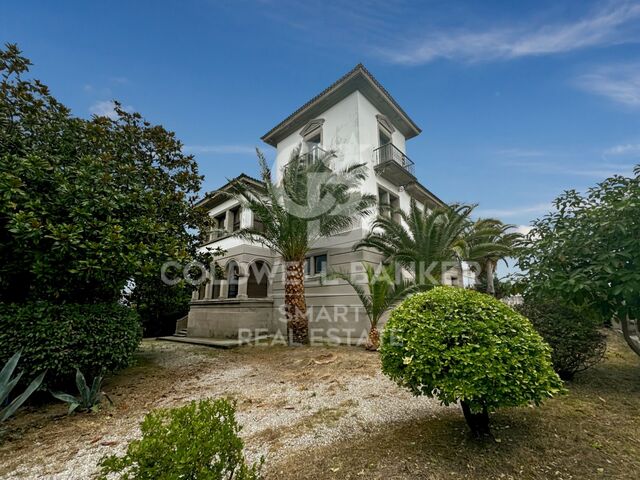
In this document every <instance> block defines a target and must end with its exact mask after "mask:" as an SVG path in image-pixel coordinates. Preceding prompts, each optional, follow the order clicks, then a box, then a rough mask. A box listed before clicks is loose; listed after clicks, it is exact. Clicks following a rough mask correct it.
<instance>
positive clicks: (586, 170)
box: [502, 160, 634, 179]
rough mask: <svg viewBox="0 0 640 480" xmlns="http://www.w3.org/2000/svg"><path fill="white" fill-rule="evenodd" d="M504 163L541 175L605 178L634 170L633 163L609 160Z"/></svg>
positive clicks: (517, 161)
mask: <svg viewBox="0 0 640 480" xmlns="http://www.w3.org/2000/svg"><path fill="white" fill-rule="evenodd" d="M502 165H504V166H508V167H516V168H521V169H524V170H527V171H528V172H531V173H536V174H541V175H572V176H577V177H591V178H596V179H605V178H607V177H611V176H613V175H628V174H630V173H631V172H632V171H633V167H634V165H633V164H628V165H627V164H617V163H609V162H600V163H582V164H580V165H571V164H568V163H565V164H561V163H559V162H558V161H555V162H536V161H519V160H516V161H508V162H503V163H502Z"/></svg>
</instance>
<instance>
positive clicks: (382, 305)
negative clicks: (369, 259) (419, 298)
mask: <svg viewBox="0 0 640 480" xmlns="http://www.w3.org/2000/svg"><path fill="white" fill-rule="evenodd" d="M363 267H364V270H365V273H366V274H367V283H366V288H365V286H364V284H360V283H358V282H357V281H356V280H355V279H354V278H353V277H352V276H351V275H349V274H346V273H343V272H333V273H332V274H331V278H338V279H341V280H344V281H345V282H347V283H348V284H349V285H351V288H353V289H354V290H355V292H356V295H358V298H359V299H360V301H361V302H362V306H363V307H364V311H365V312H366V314H367V317H369V322H370V323H371V328H370V329H369V336H368V338H367V343H366V344H365V348H366V349H367V350H378V347H379V346H380V332H378V323H379V322H380V319H381V318H382V316H383V315H384V313H385V312H386V311H387V310H389V309H390V308H391V307H393V306H394V305H395V304H396V303H397V302H399V301H400V300H402V299H403V298H404V297H405V296H407V295H409V294H410V293H413V292H415V291H417V290H420V289H425V288H428V286H427V285H415V284H413V283H412V282H409V281H406V280H403V279H402V278H396V267H395V264H393V263H390V264H389V265H386V266H384V267H382V268H381V269H379V271H376V269H374V268H373V267H372V266H371V265H369V264H365V263H363ZM398 273H399V272H398Z"/></svg>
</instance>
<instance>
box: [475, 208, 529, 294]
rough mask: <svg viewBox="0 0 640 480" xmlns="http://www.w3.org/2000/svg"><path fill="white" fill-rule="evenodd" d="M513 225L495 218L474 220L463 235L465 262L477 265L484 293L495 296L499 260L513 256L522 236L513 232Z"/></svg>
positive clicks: (505, 260)
mask: <svg viewBox="0 0 640 480" xmlns="http://www.w3.org/2000/svg"><path fill="white" fill-rule="evenodd" d="M513 227H514V226H513V225H509V224H504V223H502V222H501V221H500V220H497V219H495V218H482V219H479V220H476V221H475V222H474V223H473V224H472V225H471V226H470V228H469V231H468V232H467V234H466V235H465V238H466V242H467V245H468V247H467V248H468V251H467V253H466V255H465V260H467V261H470V262H472V263H474V264H477V265H479V268H478V269H477V270H478V271H477V272H476V273H478V274H481V275H482V274H484V282H483V283H484V285H485V286H486V293H488V294H489V295H493V296H496V288H495V282H494V277H495V271H496V267H497V266H498V262H500V261H501V260H502V261H504V262H505V264H506V263H507V257H511V256H512V255H514V252H515V248H516V246H517V244H518V242H519V241H520V240H521V239H522V234H520V233H518V232H515V231H513Z"/></svg>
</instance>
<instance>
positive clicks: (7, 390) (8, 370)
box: [0, 352, 45, 422]
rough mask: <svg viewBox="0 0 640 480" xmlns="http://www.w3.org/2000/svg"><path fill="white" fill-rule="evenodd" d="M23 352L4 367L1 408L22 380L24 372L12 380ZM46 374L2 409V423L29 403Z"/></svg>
mask: <svg viewBox="0 0 640 480" xmlns="http://www.w3.org/2000/svg"><path fill="white" fill-rule="evenodd" d="M21 354H22V352H16V353H15V354H14V355H13V356H12V357H11V358H10V359H9V360H8V361H7V363H5V365H4V367H2V371H0V406H2V405H4V404H5V402H6V401H7V400H8V399H9V395H10V394H11V391H12V390H13V389H14V388H15V387H16V385H17V384H18V382H19V381H20V379H21V378H22V374H23V373H24V372H20V373H19V374H18V375H16V376H15V377H14V378H11V376H12V375H13V372H14V370H15V369H16V366H17V365H18V362H19V361H20V356H21ZM44 376H45V372H42V373H41V374H40V375H38V376H37V377H36V378H35V379H34V380H33V381H32V382H31V383H30V384H29V386H28V387H27V388H26V390H25V391H24V392H22V393H21V394H20V395H18V396H17V397H16V398H14V399H13V400H12V401H11V403H9V404H8V405H6V406H5V407H4V408H0V422H4V421H5V420H6V419H7V418H9V417H10V416H11V415H13V414H14V413H15V411H16V410H18V408H20V406H21V405H22V404H23V403H24V402H26V401H27V399H28V398H29V397H30V396H31V394H32V393H33V392H35V391H36V390H37V389H38V387H39V386H40V384H41V383H42V380H43V379H44Z"/></svg>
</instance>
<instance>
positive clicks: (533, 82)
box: [0, 0, 640, 225]
mask: <svg viewBox="0 0 640 480" xmlns="http://www.w3.org/2000/svg"><path fill="white" fill-rule="evenodd" d="M0 41H1V42H2V43H6V42H17V43H18V44H19V46H20V47H21V48H22V49H23V51H24V53H25V55H26V56H28V57H29V58H31V60H32V61H33V63H34V64H35V65H34V68H33V69H32V72H33V73H34V75H35V76H36V77H37V78H40V79H41V80H43V81H44V82H45V83H47V84H48V85H49V86H50V87H51V89H52V91H53V93H54V94H55V95H56V96H57V97H58V98H59V99H60V100H61V101H63V102H64V103H65V104H67V105H68V106H69V107H71V108H72V110H73V112H74V113H75V114H76V115H80V116H89V115H91V113H101V114H108V113H109V112H110V103H109V102H110V101H111V100H112V99H118V100H120V101H121V102H122V103H123V104H124V105H125V106H128V107H129V108H131V109H134V110H137V111H139V112H141V113H142V114H143V115H145V116H146V117H147V118H148V119H149V120H150V121H152V122H154V123H160V124H162V125H164V126H165V127H167V128H169V129H171V130H174V131H175V132H176V133H177V135H178V137H179V138H180V139H181V140H182V141H183V142H184V143H185V145H186V146H187V148H188V149H189V150H190V151H192V152H193V153H195V154H196V158H197V160H198V163H199V165H200V170H201V173H202V174H204V175H205V184H204V187H205V188H206V189H214V188H216V187H217V186H219V185H221V184H222V183H224V182H225V181H226V179H227V178H229V177H233V176H235V175H237V174H238V173H240V172H242V171H244V172H246V173H249V174H254V175H255V174H256V173H257V168H256V160H255V154H254V153H253V149H254V147H255V146H259V147H261V148H263V149H264V150H265V151H266V153H267V155H268V156H271V157H272V156H273V152H272V149H271V147H268V146H266V145H264V144H262V143H261V141H260V136H261V135H262V134H264V133H265V132H266V131H267V130H269V129H270V128H271V127H272V126H274V125H275V124H276V123H278V122H279V121H280V120H281V119H283V118H284V117H285V116H287V115H288V114H289V113H291V112H292V111H293V110H294V109H296V108H297V107H298V106H300V105H301V104H303V103H304V102H305V101H307V100H308V99H309V98H310V97H312V96H313V95H315V94H316V93H318V92H319V91H321V90H322V89H323V88H325V87H326V86H327V85H329V84H330V83H331V82H333V81H334V80H336V79H337V78H338V77H340V76H341V75H342V74H344V73H345V72H346V71H348V70H349V69H351V68H352V67H353V66H354V65H355V64H356V63H358V62H363V63H364V64H365V66H367V68H368V69H369V70H370V71H371V72H372V73H373V74H374V75H375V76H376V77H377V78H378V80H379V81H380V82H381V83H382V84H383V85H384V86H385V87H386V88H387V89H388V90H389V91H390V92H391V94H392V95H393V96H394V97H395V98H396V99H397V100H398V102H399V103H400V104H401V105H402V106H403V107H404V109H405V110H406V111H407V112H408V113H409V115H410V116H411V117H412V118H413V119H414V120H415V121H416V123H417V124H418V125H420V126H421V127H422V129H423V133H422V134H421V135H420V136H419V137H417V138H415V139H413V140H411V141H410V142H408V144H407V153H408V155H409V156H410V157H411V158H412V159H413V160H414V161H415V163H416V165H417V174H418V176H419V178H420V179H421V180H422V182H423V183H424V184H425V185H426V186H427V187H429V188H430V189H431V190H433V191H434V192H435V193H436V194H438V195H439V196H440V197H441V198H443V199H444V200H446V201H449V202H452V201H464V202H473V203H479V204H480V206H479V209H478V213H479V214H482V215H491V216H497V217H499V218H501V219H502V220H504V221H506V222H509V223H514V224H517V225H527V224H528V223H529V222H530V221H531V220H532V219H533V218H536V217H538V216H540V215H542V214H544V212H545V211H546V210H547V209H548V208H549V205H550V202H551V201H552V200H553V198H555V197H556V196H557V195H558V194H559V193H560V192H562V191H563V190H565V189H568V188H577V189H584V188H586V187H588V186H589V185H592V184H594V183H595V182H597V181H599V180H602V179H604V178H605V177H606V176H608V175H610V174H613V173H630V172H631V170H632V166H633V165H634V164H635V163H640V44H639V43H638V42H640V3H638V2H631V1H610V2H587V1H580V2H578V1H574V2H561V1H544V0H543V1H540V0H538V1H535V2H507V1H504V2H499V1H483V2H475V1H473V2H472V1H470V2H455V3H454V2H450V1H443V2H435V1H434V2H420V3H415V2H408V1H407V2H405V1H395V0H373V1H362V2H354V1H349V2H346V1H345V2H331V1H329V2H326V1H325V2H298V1H289V0H282V1H267V0H263V1H256V2H250V1H235V2H232V1H228V2H217V1H205V0H192V1H180V2H178V1H173V2H161V1H153V2H152V1H135V2H134V1H127V2H124V1H109V2H81V1H73V2H72V1H66V2H65V1H58V2H47V1H40V2H35V1H29V0H23V1H21V2H7V3H5V4H4V5H3V11H2V14H1V16H0Z"/></svg>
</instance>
